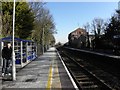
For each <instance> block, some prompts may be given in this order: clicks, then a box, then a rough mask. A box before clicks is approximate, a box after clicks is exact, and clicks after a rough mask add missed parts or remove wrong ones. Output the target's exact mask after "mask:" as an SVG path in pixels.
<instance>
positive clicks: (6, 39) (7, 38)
mask: <svg viewBox="0 0 120 90" xmlns="http://www.w3.org/2000/svg"><path fill="white" fill-rule="evenodd" d="M14 40H15V41H19V42H20V41H23V42H33V41H31V40H24V39H20V38H16V37H15V38H14ZM0 41H12V37H11V36H10V37H5V38H1V39H0Z"/></svg>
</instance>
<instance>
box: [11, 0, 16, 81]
mask: <svg viewBox="0 0 120 90" xmlns="http://www.w3.org/2000/svg"><path fill="white" fill-rule="evenodd" d="M14 32H15V0H14V5H13V37H12V80H13V81H15V80H16V67H15V51H14V34H15V33H14Z"/></svg>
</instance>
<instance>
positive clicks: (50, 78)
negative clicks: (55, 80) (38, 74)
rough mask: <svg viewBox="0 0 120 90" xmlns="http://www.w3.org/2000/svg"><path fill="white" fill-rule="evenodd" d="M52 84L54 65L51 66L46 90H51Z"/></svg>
mask: <svg viewBox="0 0 120 90" xmlns="http://www.w3.org/2000/svg"><path fill="white" fill-rule="evenodd" d="M51 82H52V65H51V66H50V69H49V77H48V83H47V88H46V90H50V89H51Z"/></svg>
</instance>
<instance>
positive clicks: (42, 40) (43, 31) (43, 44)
mask: <svg viewBox="0 0 120 90" xmlns="http://www.w3.org/2000/svg"><path fill="white" fill-rule="evenodd" d="M42 47H43V53H44V27H43V33H42Z"/></svg>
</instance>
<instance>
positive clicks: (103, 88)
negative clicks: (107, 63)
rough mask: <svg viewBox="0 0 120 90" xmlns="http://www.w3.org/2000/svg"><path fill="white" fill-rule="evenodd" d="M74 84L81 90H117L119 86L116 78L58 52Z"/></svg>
mask: <svg viewBox="0 0 120 90" xmlns="http://www.w3.org/2000/svg"><path fill="white" fill-rule="evenodd" d="M59 53H60V55H61V57H62V59H63V61H64V62H65V64H66V66H67V67H68V69H69V71H70V73H71V75H72V76H73V78H74V80H75V82H76V84H77V85H78V87H79V89H81V90H86V89H89V90H119V89H120V84H119V81H118V79H117V78H116V77H114V76H112V75H111V74H108V73H107V72H104V71H103V70H101V69H99V68H96V67H94V66H92V65H90V64H89V63H87V62H85V61H84V60H82V59H79V58H76V57H74V56H72V55H71V54H70V53H67V52H65V51H61V50H60V51H59Z"/></svg>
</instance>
